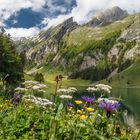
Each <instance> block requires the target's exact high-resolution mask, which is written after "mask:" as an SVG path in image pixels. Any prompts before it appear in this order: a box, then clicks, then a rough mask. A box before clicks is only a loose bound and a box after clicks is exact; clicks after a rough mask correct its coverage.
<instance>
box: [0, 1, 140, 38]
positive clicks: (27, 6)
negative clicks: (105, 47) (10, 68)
mask: <svg viewBox="0 0 140 140" xmlns="http://www.w3.org/2000/svg"><path fill="white" fill-rule="evenodd" d="M113 6H119V7H121V8H122V9H125V10H127V11H128V12H129V13H133V12H134V11H135V12H139V11H140V2H139V0H0V27H5V28H6V30H7V32H8V33H10V34H11V35H12V37H27V36H33V35H36V34H38V32H40V30H41V29H44V30H45V29H47V28H48V27H50V26H54V25H57V24H59V23H61V22H62V21H64V20H66V19H67V18H69V17H71V16H73V17H74V20H75V21H77V22H78V23H79V24H82V23H85V22H87V21H89V20H90V19H91V18H92V17H93V16H94V15H96V12H99V11H100V10H105V9H107V8H111V7H113Z"/></svg>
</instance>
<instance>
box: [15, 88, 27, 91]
mask: <svg viewBox="0 0 140 140" xmlns="http://www.w3.org/2000/svg"><path fill="white" fill-rule="evenodd" d="M26 91H27V89H26V88H21V87H17V88H16V89H15V92H26Z"/></svg>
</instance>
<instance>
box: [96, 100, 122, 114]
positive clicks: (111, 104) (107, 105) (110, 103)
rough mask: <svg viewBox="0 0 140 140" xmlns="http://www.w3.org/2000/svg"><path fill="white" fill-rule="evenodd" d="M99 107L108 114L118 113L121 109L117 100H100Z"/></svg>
mask: <svg viewBox="0 0 140 140" xmlns="http://www.w3.org/2000/svg"><path fill="white" fill-rule="evenodd" d="M98 102H99V107H101V108H103V109H105V110H106V111H107V112H112V111H116V110H117V109H118V108H119V107H120V103H119V102H118V101H115V100H109V99H107V98H99V99H98Z"/></svg>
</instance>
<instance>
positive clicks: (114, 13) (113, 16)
mask: <svg viewBox="0 0 140 140" xmlns="http://www.w3.org/2000/svg"><path fill="white" fill-rule="evenodd" d="M127 15H128V13H127V11H124V10H122V9H121V8H119V7H117V6H115V7H113V8H111V9H108V10H106V11H105V12H103V13H100V14H99V16H97V17H95V18H93V19H92V20H91V21H90V22H89V23H88V25H89V26H92V27H96V26H104V25H107V24H109V23H112V22H114V21H117V20H121V19H123V18H125V17H126V16H127Z"/></svg>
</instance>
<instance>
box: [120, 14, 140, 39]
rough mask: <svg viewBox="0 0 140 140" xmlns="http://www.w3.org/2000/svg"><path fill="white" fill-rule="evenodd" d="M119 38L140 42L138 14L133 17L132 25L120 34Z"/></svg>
mask: <svg viewBox="0 0 140 140" xmlns="http://www.w3.org/2000/svg"><path fill="white" fill-rule="evenodd" d="M120 38H122V39H125V40H129V41H133V40H140V14H138V15H136V16H135V18H134V22H133V24H132V25H131V26H130V27H129V28H127V29H126V30H125V31H124V32H123V33H122V34H121V36H120Z"/></svg>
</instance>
